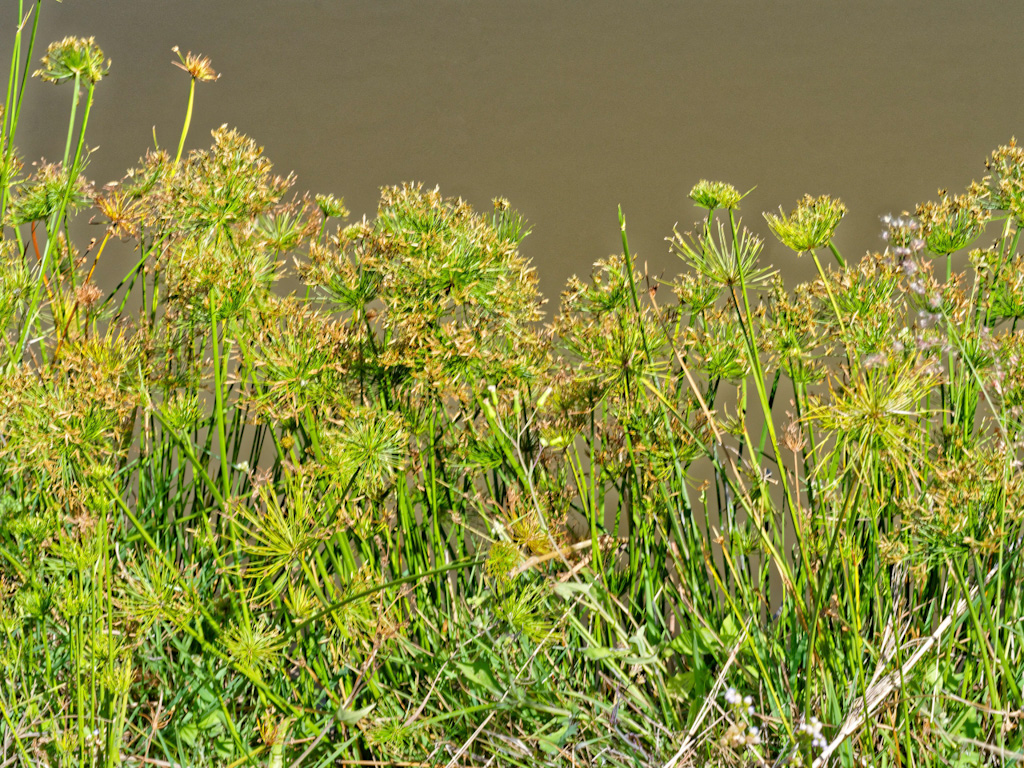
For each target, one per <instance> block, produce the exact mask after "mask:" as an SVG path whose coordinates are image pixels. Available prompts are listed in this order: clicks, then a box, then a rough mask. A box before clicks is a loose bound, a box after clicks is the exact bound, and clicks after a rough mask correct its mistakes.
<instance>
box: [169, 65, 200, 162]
mask: <svg viewBox="0 0 1024 768" xmlns="http://www.w3.org/2000/svg"><path fill="white" fill-rule="evenodd" d="M195 99H196V79H195V78H194V77H193V78H192V85H191V86H190V87H189V89H188V109H186V110H185V125H183V126H182V128H181V138H180V139H178V153H177V154H176V155H175V156H174V166H175V167H177V166H178V161H179V160H181V151H182V150H183V149H184V148H185V137H186V136H188V128H189V126H190V125H191V124H192V105H193V104H194V103H195Z"/></svg>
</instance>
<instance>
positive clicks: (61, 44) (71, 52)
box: [35, 36, 110, 84]
mask: <svg viewBox="0 0 1024 768" xmlns="http://www.w3.org/2000/svg"><path fill="white" fill-rule="evenodd" d="M108 72H110V62H109V61H107V62H104V61H103V51H102V50H100V47H99V46H98V45H96V39H95V38H92V37H90V38H89V39H88V40H86V39H85V38H83V37H71V36H69V37H65V38H64V39H63V40H60V41H58V42H56V43H50V47H49V48H47V49H46V55H45V56H43V68H42V69H39V70H36V72H35V74H36V76H38V77H41V78H42V79H43V80H46V81H47V82H50V83H63V82H64V81H65V80H74V79H76V78H77V79H78V80H84V81H86V82H89V83H93V84H95V83H98V82H99V81H100V80H102V79H103V78H104V76H105V75H106V74H107V73H108Z"/></svg>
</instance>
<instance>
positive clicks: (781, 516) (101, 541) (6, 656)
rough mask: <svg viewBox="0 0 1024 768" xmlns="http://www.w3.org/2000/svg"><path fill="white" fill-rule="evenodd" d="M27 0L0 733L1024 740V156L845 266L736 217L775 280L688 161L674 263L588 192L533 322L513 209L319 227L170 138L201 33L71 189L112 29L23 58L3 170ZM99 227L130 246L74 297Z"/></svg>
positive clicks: (956, 760)
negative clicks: (36, 108) (579, 258)
mask: <svg viewBox="0 0 1024 768" xmlns="http://www.w3.org/2000/svg"><path fill="white" fill-rule="evenodd" d="M29 10H31V11H32V12H33V13H32V15H31V17H30V23H29V24H28V25H25V26H24V27H21V28H19V29H17V30H16V32H15V44H14V47H13V55H12V61H11V69H10V74H9V78H8V89H7V97H6V101H5V103H4V112H3V122H2V125H3V134H2V137H0V138H2V145H0V156H2V158H3V166H2V169H0V170H2V174H0V215H2V216H3V220H2V223H3V229H2V235H3V238H2V240H0V328H2V333H0V390H2V391H3V393H4V396H3V398H0V765H2V766H8V765H10V766H34V765H53V766H98V765H103V766H112V765H122V764H123V765H138V766H144V765H160V766H166V765H175V766H177V765H180V766H187V765H196V766H207V765H216V766H241V765H260V766H270V767H272V768H280V767H283V766H298V765H304V766H317V765H447V766H484V765H489V766H535V765H540V764H543V765H565V766H581V765H587V766H589V765H593V766H598V765H601V766H620V765H621V766H648V765H651V766H653V765H671V766H687V765H722V766H745V765H771V766H775V765H782V764H787V765H804V766H811V765H821V764H822V763H823V762H824V761H825V760H826V759H828V760H829V761H830V764H834V765H843V766H861V765H872V766H894V767H895V766H901V767H902V766H940V765H964V766H966V765H978V764H990V765H996V764H1000V765H1002V764H1009V763H1015V762H1018V761H1019V760H1020V759H1021V752H1022V748H1024V745H1022V737H1021V712H1022V710H1024V701H1022V694H1021V689H1022V686H1024V660H1022V640H1024V637H1022V634H1024V622H1022V617H1024V610H1022V595H1021V591H1020V588H1019V585H1020V583H1021V581H1022V578H1024V574H1022V573H1021V560H1020V557H1019V553H1020V547H1021V542H1022V537H1024V531H1022V519H1024V474H1022V473H1021V471H1020V467H1021V463H1020V462H1021V458H1022V450H1021V447H1022V446H1021V409H1022V405H1024V333H1022V332H1018V330H1017V323H1018V319H1019V318H1020V317H1024V257H1022V256H1021V255H1020V254H1019V253H1018V250H1017V248H1018V238H1019V231H1020V230H1019V228H1020V227H1021V224H1022V220H1024V150H1021V149H1020V148H1018V147H1016V146H1015V145H1013V144H1012V143H1011V145H1009V146H1005V147H1000V148H999V149H997V150H996V151H995V152H994V153H993V154H992V156H991V157H990V158H989V160H988V161H987V163H986V171H987V174H988V175H986V176H985V177H984V179H983V180H982V181H980V182H978V183H975V184H972V185H971V186H970V187H969V188H968V189H967V190H966V191H965V192H964V193H963V194H962V195H952V194H950V195H946V196H944V197H942V198H941V199H940V200H938V201H936V202H932V203H926V204H924V205H921V206H919V207H918V208H917V209H916V211H915V213H914V214H913V215H911V214H909V213H907V214H904V215H902V216H899V217H895V218H893V217H886V218H885V219H884V220H883V227H884V231H885V235H884V236H885V238H886V247H885V249H884V250H883V251H882V252H879V253H870V254H868V255H866V256H865V257H864V258H863V259H861V260H860V261H856V262H855V261H847V260H845V259H844V258H843V257H842V256H841V255H840V253H839V252H838V250H837V249H836V248H835V246H834V244H833V242H832V237H833V233H834V231H835V229H836V227H837V226H839V225H840V223H841V219H842V218H843V215H844V214H845V211H846V209H845V207H844V206H843V205H842V203H840V202H839V201H837V200H833V199H831V198H829V197H827V196H826V197H819V198H813V197H810V196H808V197H806V198H804V199H803V200H801V201H799V202H798V204H797V208H796V209H795V210H794V211H793V212H792V213H789V214H787V213H785V212H783V211H780V212H779V213H778V214H768V215H766V217H765V218H766V220H767V222H766V223H767V227H768V229H769V230H770V231H771V232H772V233H774V234H775V235H776V236H778V238H779V239H780V240H781V241H782V242H783V243H785V244H786V245H788V246H789V247H791V248H793V249H794V250H796V251H797V252H798V253H802V254H809V255H810V256H811V258H812V259H813V260H814V262H815V264H816V267H817V271H818V277H817V278H816V279H815V280H813V281H811V282H808V283H805V284H802V285H800V286H797V287H796V288H795V289H793V290H787V289H786V288H785V287H784V286H783V284H782V282H781V280H780V279H779V276H778V275H777V274H776V272H775V271H774V270H773V269H771V268H770V267H769V266H768V265H766V264H763V263H762V261H761V258H760V257H761V251H762V240H761V239H760V236H759V235H758V234H757V233H756V232H754V231H751V230H750V229H748V228H746V227H744V226H743V225H742V224H741V222H740V221H739V219H738V217H737V216H738V214H737V211H738V209H739V207H740V205H741V204H742V201H743V197H744V196H743V195H741V194H740V193H739V192H738V191H737V190H735V189H734V188H733V187H731V186H729V185H728V184H724V183H720V182H716V183H711V182H703V181H702V182H700V183H699V184H697V185H696V186H695V187H694V190H693V192H692V193H691V197H692V199H693V200H694V202H695V203H696V204H697V205H698V206H699V208H700V209H701V219H700V221H698V222H697V223H696V224H695V225H694V231H693V233H691V234H687V233H678V232H677V233H675V234H674V235H673V236H672V237H671V238H669V239H670V242H671V244H672V246H673V248H674V249H675V250H676V251H677V252H678V254H679V256H680V269H681V273H680V275H679V276H678V277H677V278H675V279H674V280H672V281H670V282H663V283H656V282H654V281H653V279H652V278H651V277H650V276H648V275H645V274H642V273H640V272H638V271H637V269H636V265H635V264H634V262H633V259H632V257H631V255H630V252H629V244H628V239H627V230H626V225H625V219H624V217H622V216H621V215H620V221H619V225H620V229H621V233H622V253H621V254H620V255H618V256H615V257H611V258H609V259H606V260H604V261H601V262H598V263H597V264H596V265H595V268H594V272H593V274H592V275H591V276H590V277H589V278H588V279H586V280H580V279H574V280H572V281H571V282H570V284H569V285H568V286H567V289H566V291H565V292H564V293H563V295H562V298H561V303H560V306H559V308H558V310H557V312H555V313H554V314H553V316H552V317H550V318H545V317H544V316H543V315H542V313H541V309H540V308H541V296H540V295H539V293H538V289H537V279H536V275H535V272H534V270H533V267H532V266H531V264H530V263H529V261H528V260H527V259H525V258H524V257H523V256H522V254H521V252H520V247H519V246H520V243H521V242H522V240H523V238H524V237H525V236H526V235H527V233H528V228H527V225H526V224H525V222H524V221H523V220H522V218H521V217H520V216H519V215H518V214H517V213H516V212H515V211H514V210H513V209H512V208H511V207H510V206H509V204H508V202H507V201H504V200H501V199H499V200H496V201H495V203H494V209H493V211H489V212H478V211H476V210H474V209H473V208H472V207H470V206H469V205H467V204H466V203H465V202H463V201H461V200H454V199H451V198H446V197H444V196H443V195H442V194H441V193H440V192H439V191H437V190H429V189H427V188H424V187H422V186H419V185H412V184H410V185H403V186H399V187H394V188H385V189H384V190H382V194H381V201H380V206H379V209H378V211H377V215H376V217H374V218H373V219H371V220H368V221H364V222H357V223H354V224H345V223H344V222H345V219H346V216H347V212H346V211H345V209H344V206H343V205H342V202H341V201H340V199H337V198H335V197H333V196H319V197H317V198H309V197H308V196H302V195H297V194H295V192H294V191H293V188H292V186H293V185H292V179H291V178H290V177H281V176H278V175H276V174H275V171H274V169H273V168H272V166H271V164H270V162H269V160H267V159H266V158H265V157H264V156H263V154H262V151H261V149H260V148H259V147H258V146H257V145H256V144H255V142H253V141H252V140H251V139H249V138H247V137H246V136H244V135H242V134H240V133H238V132H236V131H232V130H228V129H220V130H218V131H215V132H214V135H213V143H212V145H211V147H210V148H209V149H208V150H203V151H194V152H190V153H184V152H183V150H182V148H183V147H184V143H185V137H186V134H187V132H188V127H189V124H190V122H191V112H192V103H193V99H192V96H193V93H194V87H195V84H196V83H197V82H201V81H204V80H213V79H215V78H216V75H215V73H214V72H213V70H212V68H211V66H210V63H209V62H208V61H207V60H205V59H203V58H202V57H200V56H193V55H192V54H191V53H190V54H188V55H186V56H181V68H182V69H184V70H185V71H186V72H187V73H188V75H189V77H190V80H191V82H190V91H189V101H188V115H187V116H186V117H185V120H184V129H183V131H182V134H181V137H180V139H179V141H178V143H177V147H178V149H177V156H176V157H173V158H172V157H171V155H170V154H169V153H168V152H167V151H165V150H162V149H156V148H154V149H150V150H149V151H148V152H147V154H146V155H145V157H144V158H143V159H142V160H141V161H140V164H139V167H137V168H135V169H133V170H131V171H130V172H129V173H128V174H127V175H126V176H125V178H124V179H123V180H122V181H121V182H119V183H118V184H117V185H108V186H106V187H102V188H100V187H97V186H94V185H92V184H91V183H90V182H87V181H86V180H85V178H84V176H83V171H84V169H85V165H86V162H87V158H88V145H87V144H86V142H85V134H86V128H87V123H88V116H89V112H90V108H91V105H92V103H93V100H94V95H95V90H96V88H97V87H99V88H105V87H107V84H106V83H103V82H102V79H103V75H105V74H106V71H107V68H108V67H109V63H107V62H105V61H104V58H103V54H102V51H100V50H99V48H98V47H96V44H95V42H94V41H92V40H79V39H75V38H67V39H65V40H63V41H61V42H60V43H57V44H54V46H51V47H50V49H49V51H48V52H47V54H46V57H45V58H44V59H43V68H42V70H41V77H42V79H44V80H50V81H53V82H55V83H57V84H58V85H59V86H60V87H64V88H68V87H70V89H71V93H70V97H71V98H70V101H71V105H70V117H69V129H68V134H67V139H66V142H65V147H64V156H63V161H62V162H61V163H58V164H52V165H46V166H42V167H38V168H35V169H34V170H32V171H31V172H29V170H28V169H26V167H25V166H24V165H23V164H22V162H21V161H20V158H19V155H18V153H17V150H16V138H17V137H16V131H17V127H18V118H19V111H20V105H21V104H22V96H23V93H24V92H25V90H26V88H28V87H33V84H32V83H30V81H29V78H28V74H29V73H30V71H31V70H32V67H33V61H34V60H35V59H36V58H37V57H38V55H39V54H38V52H37V51H36V50H35V48H36V40H35V26H34V24H35V22H36V20H37V19H38V14H39V11H40V10H42V8H41V5H40V3H38V2H37V3H29V4H28V7H25V4H24V3H23V2H22V1H21V0H19V13H20V16H19V18H24V17H25V15H26V13H27V12H28V11H29ZM63 83H68V84H69V85H63ZM76 215H77V216H78V217H93V216H95V217H99V218H100V219H102V220H105V221H106V222H107V228H106V230H105V234H104V236H103V237H102V238H101V240H100V242H98V243H97V242H93V243H90V244H88V245H86V244H77V245H76V244H75V242H74V241H75V238H74V236H73V232H74V231H75V230H74V229H73V228H72V226H71V225H72V222H73V220H74V219H75V217H76ZM114 239H117V240H121V241H123V242H124V243H126V244H127V245H125V246H124V247H131V248H133V249H134V253H135V259H134V265H133V267H132V269H131V270H130V271H129V272H128V274H126V275H125V276H124V278H123V280H121V281H120V283H119V284H118V285H116V286H114V285H110V286H105V285H104V286H100V285H96V284H95V282H94V280H93V277H94V270H95V267H96V264H97V261H98V260H99V259H101V258H103V253H104V250H105V249H106V247H107V246H108V244H109V242H110V241H111V240H114ZM978 243H982V244H984V247H977V244H978ZM972 247H973V248H975V250H970V251H969V252H966V251H968V249H970V248H972ZM292 265H294V269H293V268H292ZM285 275H287V276H289V277H290V278H293V279H298V280H300V281H301V283H302V284H303V286H304V287H303V289H301V290H300V291H298V292H297V293H295V294H293V295H290V296H285V295H283V293H282V291H281V290H279V289H278V288H277V285H278V283H279V281H280V279H281V278H282V277H283V276H285Z"/></svg>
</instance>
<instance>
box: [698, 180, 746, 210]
mask: <svg viewBox="0 0 1024 768" xmlns="http://www.w3.org/2000/svg"><path fill="white" fill-rule="evenodd" d="M743 197H744V196H743V195H741V194H740V193H739V190H738V189H736V187H734V186H733V185H732V184H726V183H725V182H724V181H708V180H706V179H701V180H700V181H698V182H697V183H696V185H694V187H693V189H691V190H690V199H691V200H693V202H694V203H696V204H697V207H699V208H705V209H707V210H709V211H715V210H718V209H719V208H724V209H726V210H728V211H731V210H734V209H736V208H739V207H740V200H742V199H743Z"/></svg>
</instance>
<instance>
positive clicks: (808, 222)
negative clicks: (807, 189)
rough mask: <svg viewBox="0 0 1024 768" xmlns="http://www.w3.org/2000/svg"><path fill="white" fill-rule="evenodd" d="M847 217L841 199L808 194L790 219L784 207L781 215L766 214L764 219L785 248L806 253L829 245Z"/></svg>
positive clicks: (791, 214) (790, 215)
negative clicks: (837, 228) (841, 222)
mask: <svg viewBox="0 0 1024 768" xmlns="http://www.w3.org/2000/svg"><path fill="white" fill-rule="evenodd" d="M845 215H846V206H845V205H843V203H841V202H840V201H839V200H834V199H833V198H831V197H829V196H828V195H822V196H821V197H811V196H810V195H805V196H804V198H803V200H801V201H800V202H799V203H797V206H796V208H794V209H793V211H792V212H791V213H790V214H789V216H786V215H785V214H784V213H783V212H782V209H781V208H780V209H779V214H778V215H777V216H776V215H775V214H773V213H766V214H764V218H765V221H767V222H768V227H769V228H770V229H771V231H772V232H774V233H775V236H776V237H777V238H779V241H780V242H781V243H782V244H783V245H785V246H788V247H789V248H792V249H793V250H794V251H796V252H797V253H803V252H804V251H813V250H815V249H816V248H824V247H825V246H827V245H828V244H829V243H830V242H831V241H832V235H833V234H834V233H835V231H836V227H838V226H839V222H840V221H842V218H843V216H845Z"/></svg>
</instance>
